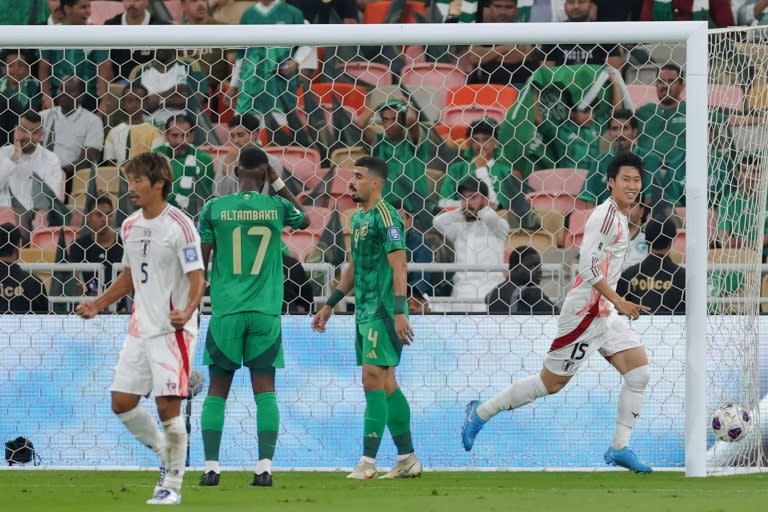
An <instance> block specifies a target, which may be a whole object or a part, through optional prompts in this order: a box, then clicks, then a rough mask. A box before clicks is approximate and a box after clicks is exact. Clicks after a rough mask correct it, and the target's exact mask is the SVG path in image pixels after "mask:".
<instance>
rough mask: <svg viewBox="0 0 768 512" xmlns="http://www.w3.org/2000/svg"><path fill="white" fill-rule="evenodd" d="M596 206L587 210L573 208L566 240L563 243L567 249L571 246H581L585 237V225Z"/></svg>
mask: <svg viewBox="0 0 768 512" xmlns="http://www.w3.org/2000/svg"><path fill="white" fill-rule="evenodd" d="M593 210H594V208H589V209H585V210H573V211H572V212H571V216H570V221H569V223H568V228H567V229H566V230H565V241H564V243H563V245H564V246H565V248H566V249H568V248H569V247H579V246H580V245H581V240H582V239H583V238H584V226H586V224H587V219H588V218H589V216H590V215H592V211H593Z"/></svg>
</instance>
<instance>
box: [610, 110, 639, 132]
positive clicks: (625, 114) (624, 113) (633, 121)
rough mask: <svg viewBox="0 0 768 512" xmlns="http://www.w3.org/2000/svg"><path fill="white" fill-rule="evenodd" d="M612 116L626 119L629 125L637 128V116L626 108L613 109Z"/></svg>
mask: <svg viewBox="0 0 768 512" xmlns="http://www.w3.org/2000/svg"><path fill="white" fill-rule="evenodd" d="M613 118H614V119H622V120H624V121H628V122H629V126H631V127H632V128H634V129H635V130H637V118H636V117H635V114H633V113H632V111H631V110H629V109H628V108H617V109H616V110H614V111H613Z"/></svg>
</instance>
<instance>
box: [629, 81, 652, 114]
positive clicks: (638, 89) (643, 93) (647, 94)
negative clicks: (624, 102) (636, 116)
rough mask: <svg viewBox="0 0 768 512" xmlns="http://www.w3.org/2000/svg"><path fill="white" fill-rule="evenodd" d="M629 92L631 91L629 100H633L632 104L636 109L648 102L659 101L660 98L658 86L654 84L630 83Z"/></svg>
mask: <svg viewBox="0 0 768 512" xmlns="http://www.w3.org/2000/svg"><path fill="white" fill-rule="evenodd" d="M627 92H628V93H629V100H630V101H631V102H632V106H633V107H635V110H637V109H638V108H640V107H642V106H643V105H645V104H646V103H658V102H659V98H658V96H657V95H656V87H655V86H653V85H646V84H628V85H627Z"/></svg>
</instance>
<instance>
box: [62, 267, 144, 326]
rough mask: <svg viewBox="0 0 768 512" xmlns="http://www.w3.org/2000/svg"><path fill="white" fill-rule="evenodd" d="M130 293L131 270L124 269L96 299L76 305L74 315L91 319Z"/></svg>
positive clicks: (131, 283)
mask: <svg viewBox="0 0 768 512" xmlns="http://www.w3.org/2000/svg"><path fill="white" fill-rule="evenodd" d="M132 291H133V279H132V277H131V269H130V268H128V267H126V268H125V270H123V271H122V272H120V275H119V276H117V279H115V280H114V281H112V284H111V285H110V286H109V288H107V289H106V290H105V291H104V293H102V294H101V295H99V296H98V297H96V299H95V300H86V301H83V302H81V303H80V304H78V305H77V308H75V313H77V314H78V315H80V316H81V317H83V318H86V319H88V318H93V317H94V316H96V315H98V314H99V312H101V311H103V310H104V309H106V308H107V307H109V305H110V304H114V303H115V302H117V301H118V300H120V299H122V298H123V297H125V296H126V295H128V294H129V293H131V292H132Z"/></svg>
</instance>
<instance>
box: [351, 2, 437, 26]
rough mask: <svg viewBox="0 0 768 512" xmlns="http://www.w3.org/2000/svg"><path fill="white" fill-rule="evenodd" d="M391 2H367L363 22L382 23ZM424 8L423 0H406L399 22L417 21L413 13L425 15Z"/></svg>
mask: <svg viewBox="0 0 768 512" xmlns="http://www.w3.org/2000/svg"><path fill="white" fill-rule="evenodd" d="M391 4H392V2H391V1H388V2H368V4H367V5H366V6H365V12H364V14H363V23H384V20H385V19H386V17H387V12H388V11H389V6H390V5H391ZM426 10H427V9H426V6H425V5H424V2H406V4H405V9H403V15H402V18H401V19H400V23H417V21H418V20H417V19H416V16H415V15H414V13H419V14H421V15H422V16H425V13H426Z"/></svg>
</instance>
